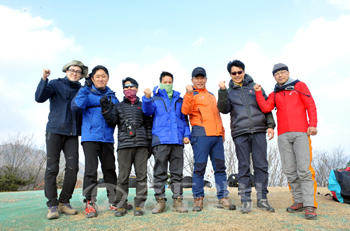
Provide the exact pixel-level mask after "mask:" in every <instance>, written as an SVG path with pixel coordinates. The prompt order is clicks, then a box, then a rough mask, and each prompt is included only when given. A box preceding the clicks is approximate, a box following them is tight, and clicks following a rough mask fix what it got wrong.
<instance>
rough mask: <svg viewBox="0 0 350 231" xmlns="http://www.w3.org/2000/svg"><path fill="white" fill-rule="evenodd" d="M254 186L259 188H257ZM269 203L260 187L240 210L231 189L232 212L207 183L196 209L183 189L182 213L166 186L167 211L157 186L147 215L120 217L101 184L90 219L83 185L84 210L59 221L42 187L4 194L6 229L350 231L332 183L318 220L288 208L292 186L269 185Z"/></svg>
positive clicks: (1, 223)
mask: <svg viewBox="0 0 350 231" xmlns="http://www.w3.org/2000/svg"><path fill="white" fill-rule="evenodd" d="M253 190H254V189H253ZM269 191H270V193H269V194H268V199H269V203H270V204H271V206H273V207H274V208H275V210H276V212H275V213H268V212H264V211H260V210H258V209H256V198H255V192H254V193H253V195H252V199H253V206H254V209H253V211H252V212H251V213H249V214H241V213H240V212H239V207H240V200H239V197H238V195H237V188H230V195H229V196H230V199H231V200H232V202H233V203H234V204H236V205H237V210H234V211H227V210H222V209H218V208H216V206H215V205H216V204H217V198H216V189H209V188H206V196H205V199H204V210H203V211H202V212H198V213H196V212H192V211H191V210H192V206H193V198H192V193H191V190H190V189H186V190H185V192H184V203H185V205H186V206H187V207H188V209H189V212H188V213H184V214H179V213H176V212H172V211H171V206H172V199H171V195H172V194H171V191H170V190H167V192H166V195H167V198H168V202H167V211H166V212H165V213H162V214H156V215H154V214H151V210H152V208H153V206H154V204H155V200H154V197H153V194H154V193H153V190H152V189H149V193H148V200H147V202H146V205H145V211H146V214H145V215H144V216H142V217H135V216H134V215H133V210H132V211H129V213H128V214H127V215H126V216H124V217H121V218H117V217H115V216H114V212H112V211H108V203H107V200H106V198H105V197H106V195H105V189H99V191H98V193H99V197H98V205H99V215H98V217H96V218H91V219H87V218H85V214H84V204H83V203H82V200H83V197H82V196H81V190H76V191H75V193H74V195H73V198H72V200H71V204H72V205H73V207H75V208H76V209H77V210H78V211H79V213H78V214H77V215H74V216H67V215H62V214H61V215H60V218H59V219H57V220H52V221H48V220H46V213H47V208H46V205H45V202H46V199H45V197H44V193H43V191H31V192H16V193H0V215H1V216H0V229H1V230H19V229H22V230H115V229H120V230H177V231H179V230H200V231H203V230H289V229H290V230H350V228H349V224H350V221H349V220H350V206H349V205H347V204H342V203H338V202H335V201H333V200H332V198H331V197H330V196H324V195H325V194H327V193H329V190H328V189H327V188H318V190H317V192H318V193H319V194H318V195H317V196H316V199H317V202H318V209H317V212H318V220H315V221H310V220H306V219H305V218H304V213H303V212H301V213H296V214H290V213H287V212H286V208H287V207H288V206H290V205H291V204H292V197H291V193H290V192H289V190H288V188H287V187H281V188H279V187H276V188H269ZM134 196H135V190H134V189H131V190H130V195H129V198H128V199H129V201H130V203H132V202H133V198H134Z"/></svg>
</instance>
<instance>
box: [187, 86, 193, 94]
mask: <svg viewBox="0 0 350 231" xmlns="http://www.w3.org/2000/svg"><path fill="white" fill-rule="evenodd" d="M186 92H187V93H188V94H192V92H193V87H192V85H190V84H188V85H187V86H186Z"/></svg>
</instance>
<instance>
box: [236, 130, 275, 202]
mask: <svg viewBox="0 0 350 231" xmlns="http://www.w3.org/2000/svg"><path fill="white" fill-rule="evenodd" d="M233 141H234V143H235V146H236V155H237V159H238V191H239V193H238V194H239V195H240V196H241V201H251V198H250V195H251V192H252V190H251V186H250V183H251V182H250V153H251V154H252V160H253V168H254V181H255V189H256V193H257V199H258V200H260V199H267V193H268V192H269V191H268V190H267V184H268V178H269V175H268V169H269V166H268V163H267V144H266V133H264V132H259V133H254V134H243V135H241V136H238V137H235V138H233Z"/></svg>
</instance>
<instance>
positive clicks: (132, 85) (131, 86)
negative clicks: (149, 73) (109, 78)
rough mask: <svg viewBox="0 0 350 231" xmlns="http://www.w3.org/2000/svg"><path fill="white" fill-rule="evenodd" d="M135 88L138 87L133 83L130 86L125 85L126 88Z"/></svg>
mask: <svg viewBox="0 0 350 231" xmlns="http://www.w3.org/2000/svg"><path fill="white" fill-rule="evenodd" d="M129 87H130V88H133V87H136V85H134V84H132V83H128V84H125V85H124V88H129Z"/></svg>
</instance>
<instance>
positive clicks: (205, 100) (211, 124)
mask: <svg viewBox="0 0 350 231" xmlns="http://www.w3.org/2000/svg"><path fill="white" fill-rule="evenodd" d="M181 111H182V113H183V114H184V115H189V116H190V122H191V126H192V136H223V137H224V136H225V129H224V127H223V126H222V121H221V116H220V113H219V110H218V108H217V104H216V99H215V96H214V95H213V94H212V93H210V92H208V90H207V89H206V88H204V89H195V88H194V90H193V93H192V94H188V93H186V94H185V96H184V99H183V103H182V107H181Z"/></svg>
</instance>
